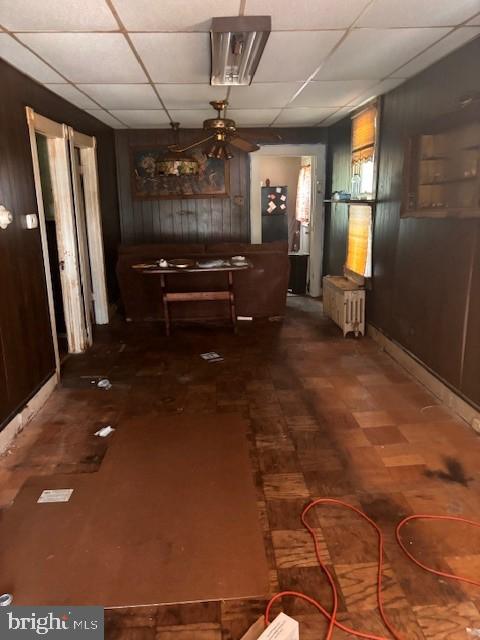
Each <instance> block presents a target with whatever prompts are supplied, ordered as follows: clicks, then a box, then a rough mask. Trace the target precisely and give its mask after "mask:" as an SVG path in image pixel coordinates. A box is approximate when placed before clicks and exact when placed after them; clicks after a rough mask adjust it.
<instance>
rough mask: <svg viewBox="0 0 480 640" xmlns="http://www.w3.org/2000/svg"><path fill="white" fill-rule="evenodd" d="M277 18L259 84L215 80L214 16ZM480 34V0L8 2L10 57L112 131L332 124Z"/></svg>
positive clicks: (3, 26) (2, 22) (1, 12)
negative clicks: (224, 115)
mask: <svg viewBox="0 0 480 640" xmlns="http://www.w3.org/2000/svg"><path fill="white" fill-rule="evenodd" d="M240 13H243V14H245V15H247V16H248V15H270V16H271V17H272V33H271V34H270V37H269V40H268V42H267V46H266V48H265V51H264V54H263V56H262V59H261V61H260V64H259V67H258V70H257V73H256V74H255V77H254V80H253V83H252V84H251V85H250V86H249V87H231V88H230V89H229V88H228V87H212V86H210V84H209V75H210V37H209V28H210V22H211V18H212V17H214V16H222V15H224V16H234V15H240ZM479 36H480V5H479V0H455V2H452V0H402V2H399V1H398V0H336V1H335V3H332V2H331V0H315V2H313V1H312V0H296V2H295V3H293V2H291V0H189V1H188V2H183V1H180V2H179V1H178V0H161V1H159V0H135V2H133V1H132V0H44V2H38V0H2V1H1V2H0V56H1V57H2V58H4V59H5V60H6V61H7V62H9V63H10V64H12V65H13V66H14V67H16V68H18V69H19V70H20V71H22V72H23V73H25V74H26V75H28V76H30V77H32V78H33V79H35V80H36V81H38V82H40V83H41V84H44V85H45V86H46V87H47V88H48V89H50V90H51V91H53V92H55V93H57V94H58V95H60V96H62V97H63V98H65V99H66V100H68V101H69V102H71V103H72V104H74V105H76V106H77V107H79V108H81V109H84V110H85V111H87V112H88V113H90V114H91V115H93V116H94V117H96V118H98V119H99V120H101V121H102V122H104V123H106V124H108V125H109V126H111V127H114V128H157V127H158V128H164V127H168V126H169V123H170V122H171V121H179V122H180V123H181V125H182V126H184V127H201V126H202V122H203V120H204V119H205V118H207V117H213V115H214V113H213V111H211V110H210V107H209V105H208V102H209V101H211V100H218V99H221V98H225V97H227V96H228V100H229V103H230V108H229V111H228V114H229V116H230V117H231V118H233V119H234V120H236V121H237V124H238V125H239V126H246V127H247V126H248V127H256V126H258V127H266V126H279V127H282V126H317V125H318V126H327V125H330V124H332V123H333V122H335V121H337V120H338V119H340V118H342V117H344V116H345V115H347V114H348V113H349V112H350V111H352V110H353V109H355V108H356V107H358V106H359V105H360V104H363V103H364V102H365V101H366V100H368V99H370V98H373V97H375V96H376V95H380V94H381V93H384V92H386V91H389V90H391V89H392V88H394V87H396V86H398V85H399V84H401V83H402V82H404V81H405V80H406V79H407V78H410V77H412V76H413V75H415V74H417V73H420V72H421V71H423V70H424V69H425V68H426V67H428V66H430V65H431V64H433V63H435V62H436V61H437V60H439V59H441V58H442V57H444V56H446V55H448V54H449V53H450V52H452V51H454V50H455V49H457V48H458V47H461V46H462V45H464V44H466V43H467V42H469V41H470V40H472V39H473V38H477V37H479Z"/></svg>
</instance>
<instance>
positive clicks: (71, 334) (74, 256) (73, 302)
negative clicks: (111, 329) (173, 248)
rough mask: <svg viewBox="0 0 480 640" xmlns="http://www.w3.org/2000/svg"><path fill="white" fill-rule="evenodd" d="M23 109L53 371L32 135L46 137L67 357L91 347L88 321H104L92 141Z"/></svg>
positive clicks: (50, 291) (51, 302) (49, 282)
mask: <svg viewBox="0 0 480 640" xmlns="http://www.w3.org/2000/svg"><path fill="white" fill-rule="evenodd" d="M26 111H27V122H28V127H29V132H30V145H31V150H32V160H33V169H34V177H35V189H36V195H37V206H38V217H39V226H40V232H41V237H42V247H43V254H44V264H45V273H46V280H47V293H48V299H49V306H50V318H51V324H52V335H53V338H54V345H55V351H56V358H57V370H58V369H59V351H58V340H57V333H56V324H55V308H54V296H53V289H52V271H51V268H52V265H51V263H50V259H49V255H48V240H47V231H46V223H45V211H44V206H43V195H42V180H41V172H40V166H39V156H38V148H37V139H36V135H37V134H41V135H43V136H44V137H45V138H46V139H47V150H48V165H49V173H50V176H51V186H52V195H53V208H54V215H55V233H56V241H57V243H56V244H57V253H58V258H57V259H58V266H59V269H60V282H61V289H62V299H63V312H64V317H65V325H66V334H67V342H68V351H69V353H81V352H83V351H85V350H86V349H87V348H88V347H89V346H90V345H91V344H92V340H93V330H92V324H93V322H94V321H96V322H97V323H98V324H100V323H102V324H103V323H106V322H108V306H107V296H106V285H105V269H104V263H103V241H102V231H101V222H100V207H99V204H98V178H97V170H96V155H95V139H94V138H90V137H88V136H83V135H82V134H77V133H76V132H74V131H73V130H72V129H71V128H70V127H67V126H66V125H64V124H60V123H57V122H54V121H52V120H49V119H48V118H44V117H43V116H40V115H39V114H37V113H35V112H34V111H33V109H31V108H29V107H27V108H26ZM85 167H86V168H85ZM84 172H85V173H86V175H84ZM90 217H91V218H92V219H91V220H90V219H89V218H90ZM93 236H95V237H93ZM91 246H93V251H94V252H95V256H94V258H92V256H91V253H92V251H91ZM100 281H101V282H100Z"/></svg>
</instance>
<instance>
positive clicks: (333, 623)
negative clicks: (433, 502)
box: [265, 498, 480, 640]
mask: <svg viewBox="0 0 480 640" xmlns="http://www.w3.org/2000/svg"><path fill="white" fill-rule="evenodd" d="M320 504H333V505H340V506H342V507H345V508H347V509H350V510H351V511H354V512H355V513H356V514H357V515H359V516H360V517H361V518H363V519H364V520H366V521H367V522H368V523H369V524H370V525H371V526H372V527H373V528H374V529H375V532H376V534H377V537H378V571H377V602H378V609H379V611H380V616H381V618H382V621H383V623H384V625H385V627H386V628H387V629H388V631H389V632H390V634H391V635H392V637H393V638H395V640H402V638H401V636H400V635H399V633H398V631H396V630H395V629H394V628H393V626H392V625H391V623H390V622H389V620H388V618H387V615H386V613H385V610H384V608H383V598H382V575H383V562H384V549H383V533H382V531H381V529H380V527H379V526H378V525H377V524H376V523H375V522H374V521H373V520H372V519H371V518H369V517H368V516H367V515H366V514H365V513H363V511H360V509H357V508H356V507H353V506H352V505H351V504H347V503H346V502H342V501H341V500H335V499H333V498H319V499H318V500H313V502H310V504H308V505H307V506H306V507H305V509H304V510H303V512H302V523H303V525H304V527H305V528H306V529H307V531H308V532H309V533H310V535H311V536H312V538H313V542H314V545H315V553H316V556H317V560H318V564H319V565H320V567H321V569H322V571H323V573H324V574H325V575H326V576H327V579H328V582H329V583H330V587H331V589H332V595H333V608H332V611H331V612H328V611H327V610H326V609H325V608H324V607H322V605H321V604H320V602H318V601H317V600H315V599H314V598H311V597H310V596H307V595H305V594H304V593H299V592H298V591H281V592H280V593H277V594H275V595H274V596H273V598H272V599H271V600H270V602H269V603H268V605H267V608H266V610H265V621H266V623H267V624H269V623H270V611H271V608H272V605H273V603H274V602H276V601H277V600H278V599H280V598H283V597H284V596H293V597H295V598H300V599H301V600H305V601H306V602H309V603H310V604H311V605H313V606H314V607H315V608H316V609H317V610H318V611H320V613H322V614H323V615H324V616H325V618H327V620H329V625H328V630H327V633H326V635H325V640H331V638H332V635H333V631H334V629H335V627H337V628H338V629H342V631H345V632H346V633H350V634H352V635H354V636H357V637H359V638H367V639H368V640H388V639H387V638H385V637H384V636H376V635H373V634H371V633H363V632H361V631H356V630H355V629H351V628H350V627H347V626H346V625H344V624H342V623H341V622H339V621H338V620H337V609H338V593H337V587H336V585H335V581H334V579H333V577H332V575H331V573H330V572H329V570H328V569H327V567H326V566H325V564H324V563H323V562H322V560H321V557H320V549H319V546H318V541H317V538H316V536H315V530H314V529H313V528H312V527H311V526H310V525H309V524H308V522H307V520H306V516H307V514H308V512H309V511H310V510H311V509H313V508H314V507H316V506H318V505H320ZM412 520H452V521H454V522H463V523H464V524H470V525H472V526H474V527H478V528H480V522H475V521H474V520H466V519H465V518H459V517H456V516H433V515H414V516H408V517H407V518H404V519H403V520H401V521H400V522H399V523H398V525H397V528H396V537H397V542H398V544H399V545H400V548H401V549H402V550H403V551H404V552H405V554H406V555H407V556H408V557H409V558H410V560H411V561H412V562H414V563H415V564H416V565H417V566H419V567H421V568H422V569H424V570H425V571H428V572H429V573H434V574H435V575H437V576H441V577H442V578H450V579H451V580H458V581H460V582H467V583H468V584H473V585H476V586H477V587H480V582H479V581H477V580H471V579H470V578H463V577H462V576H457V575H454V574H452V573H444V572H443V571H437V570H436V569H432V568H431V567H427V566H426V565H424V564H422V563H421V562H419V561H418V560H416V559H415V558H414V557H413V556H412V554H411V553H410V552H409V551H407V549H406V547H405V545H404V544H403V542H402V539H401V537H400V531H401V529H402V527H403V526H404V525H405V524H407V522H411V521H412Z"/></svg>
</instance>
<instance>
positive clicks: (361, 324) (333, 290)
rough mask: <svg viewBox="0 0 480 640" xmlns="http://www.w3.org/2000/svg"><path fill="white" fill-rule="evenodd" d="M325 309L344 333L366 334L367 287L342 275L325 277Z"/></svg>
mask: <svg viewBox="0 0 480 640" xmlns="http://www.w3.org/2000/svg"><path fill="white" fill-rule="evenodd" d="M323 310H324V312H325V313H326V315H327V316H329V318H331V319H332V320H333V321H334V322H335V323H336V324H338V326H339V327H340V329H341V330H342V331H343V335H344V336H346V335H347V333H350V332H351V331H353V332H354V333H355V336H358V334H359V333H361V334H362V336H364V335H365V289H363V287H361V286H360V285H358V284H356V283H355V282H352V281H351V280H348V279H347V278H343V277H341V276H325V277H324V278H323Z"/></svg>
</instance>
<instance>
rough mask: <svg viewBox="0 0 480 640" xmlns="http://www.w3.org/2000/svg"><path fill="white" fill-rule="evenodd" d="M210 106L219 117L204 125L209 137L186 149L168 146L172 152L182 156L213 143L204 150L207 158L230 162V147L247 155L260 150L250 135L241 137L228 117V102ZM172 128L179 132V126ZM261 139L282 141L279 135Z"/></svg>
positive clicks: (266, 136)
mask: <svg viewBox="0 0 480 640" xmlns="http://www.w3.org/2000/svg"><path fill="white" fill-rule="evenodd" d="M210 104H211V105H212V107H213V108H214V109H215V111H216V112H217V116H216V118H209V119H208V120H205V121H204V123H203V129H204V130H205V131H206V132H207V133H208V135H207V137H206V138H202V139H201V140H197V141H196V142H193V143H192V144H190V145H188V146H186V147H180V145H179V144H178V142H175V144H171V145H169V146H168V149H169V151H170V152H173V153H179V154H181V153H184V152H185V151H189V150H190V149H194V148H195V147H198V146H200V145H203V144H205V143H206V142H211V144H210V145H209V146H207V147H206V149H205V150H204V153H205V155H206V156H207V158H217V159H220V160H230V158H233V153H232V152H231V149H230V147H236V148H237V149H240V150H241V151H244V152H246V153H252V152H254V151H258V150H259V149H260V147H259V146H258V145H257V144H255V143H254V142H250V140H247V139H246V138H247V137H248V135H249V134H248V133H246V132H244V133H243V134H242V136H240V135H239V134H238V132H237V125H236V124H235V121H234V120H232V119H231V118H227V117H226V110H227V106H228V101H227V100H213V101H212V102H210ZM222 112H223V115H222ZM172 127H173V128H174V130H175V131H178V127H179V125H178V124H176V123H172ZM259 137H261V138H262V139H265V140H266V139H270V140H271V139H272V138H273V139H275V140H281V136H279V135H278V134H273V135H272V134H267V135H265V134H263V135H261V136H257V139H258V138H259Z"/></svg>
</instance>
